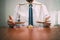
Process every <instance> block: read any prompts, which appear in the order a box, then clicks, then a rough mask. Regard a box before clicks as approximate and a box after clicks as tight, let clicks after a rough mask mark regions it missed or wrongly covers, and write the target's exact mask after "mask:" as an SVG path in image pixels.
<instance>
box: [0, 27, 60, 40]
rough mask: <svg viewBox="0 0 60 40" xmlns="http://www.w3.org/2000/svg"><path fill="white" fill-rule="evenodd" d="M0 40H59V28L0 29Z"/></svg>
mask: <svg viewBox="0 0 60 40" xmlns="http://www.w3.org/2000/svg"><path fill="white" fill-rule="evenodd" d="M0 40H60V28H51V29H50V28H24V27H23V28H15V29H12V28H0Z"/></svg>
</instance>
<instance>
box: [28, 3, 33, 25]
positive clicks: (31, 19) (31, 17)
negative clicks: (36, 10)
mask: <svg viewBox="0 0 60 40" xmlns="http://www.w3.org/2000/svg"><path fill="white" fill-rule="evenodd" d="M32 6H33V5H32V4H29V25H33V9H32Z"/></svg>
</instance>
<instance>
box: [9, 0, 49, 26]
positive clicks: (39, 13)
mask: <svg viewBox="0 0 60 40" xmlns="http://www.w3.org/2000/svg"><path fill="white" fill-rule="evenodd" d="M26 1H27V2H26V3H23V4H19V5H17V6H16V13H14V16H13V17H11V16H10V17H9V20H8V24H9V25H15V22H18V21H20V22H25V23H24V24H23V25H24V26H28V25H30V24H29V4H32V5H33V6H32V9H33V26H39V25H40V24H39V23H37V22H50V16H49V14H48V11H47V8H46V6H45V5H43V4H42V3H39V2H36V1H35V0H26Z"/></svg>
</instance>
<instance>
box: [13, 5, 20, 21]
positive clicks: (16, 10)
mask: <svg viewBox="0 0 60 40" xmlns="http://www.w3.org/2000/svg"><path fill="white" fill-rule="evenodd" d="M19 9H20V6H19V5H17V6H16V8H15V12H14V14H13V19H14V21H15V22H16V21H17V20H18V16H20V14H19Z"/></svg>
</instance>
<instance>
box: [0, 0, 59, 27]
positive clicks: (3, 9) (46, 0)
mask: <svg viewBox="0 0 60 40" xmlns="http://www.w3.org/2000/svg"><path fill="white" fill-rule="evenodd" d="M36 1H38V2H41V3H43V4H45V5H46V6H47V9H48V11H49V14H50V15H51V23H52V25H56V24H59V25H60V0H36ZM23 2H26V1H25V0H0V27H2V26H6V27H7V26H8V25H7V19H8V16H9V15H12V14H13V13H14V10H15V7H16V5H17V4H18V3H23Z"/></svg>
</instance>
